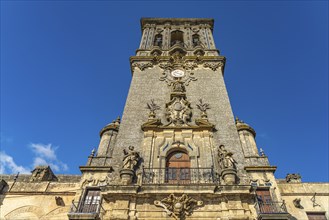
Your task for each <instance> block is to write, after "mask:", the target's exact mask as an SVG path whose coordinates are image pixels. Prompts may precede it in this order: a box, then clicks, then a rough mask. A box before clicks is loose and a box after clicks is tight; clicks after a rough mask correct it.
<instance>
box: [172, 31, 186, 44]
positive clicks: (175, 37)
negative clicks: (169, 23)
mask: <svg viewBox="0 0 329 220" xmlns="http://www.w3.org/2000/svg"><path fill="white" fill-rule="evenodd" d="M183 36H184V33H183V32H182V31H173V32H171V38H170V46H174V45H175V44H180V45H182V46H183V45H184V38H183Z"/></svg>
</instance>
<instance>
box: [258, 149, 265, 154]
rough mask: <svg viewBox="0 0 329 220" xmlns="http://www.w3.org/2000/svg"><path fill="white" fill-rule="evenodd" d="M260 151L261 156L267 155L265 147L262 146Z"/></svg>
mask: <svg viewBox="0 0 329 220" xmlns="http://www.w3.org/2000/svg"><path fill="white" fill-rule="evenodd" d="M259 151H260V155H261V156H265V152H264V150H263V148H260V149H259Z"/></svg>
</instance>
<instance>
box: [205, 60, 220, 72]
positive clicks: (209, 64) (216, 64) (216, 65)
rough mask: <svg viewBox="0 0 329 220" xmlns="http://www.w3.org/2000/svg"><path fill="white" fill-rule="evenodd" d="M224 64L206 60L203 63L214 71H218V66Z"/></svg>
mask: <svg viewBox="0 0 329 220" xmlns="http://www.w3.org/2000/svg"><path fill="white" fill-rule="evenodd" d="M223 65H224V64H223V62H206V63H204V64H203V66H204V67H206V68H210V69H211V70H213V71H216V70H217V69H218V67H222V66H223Z"/></svg>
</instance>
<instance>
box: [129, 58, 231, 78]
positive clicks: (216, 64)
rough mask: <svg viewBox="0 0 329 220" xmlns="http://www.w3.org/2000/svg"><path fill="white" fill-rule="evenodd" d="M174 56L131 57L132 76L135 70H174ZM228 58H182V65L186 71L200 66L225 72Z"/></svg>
mask: <svg viewBox="0 0 329 220" xmlns="http://www.w3.org/2000/svg"><path fill="white" fill-rule="evenodd" d="M172 59H173V56H132V57H130V69H131V72H132V74H133V73H134V70H135V68H138V69H139V70H141V71H144V70H145V69H147V68H153V67H154V66H155V65H159V67H160V68H162V69H164V70H171V69H174V66H173V65H172V64H171V63H172V62H173V61H172ZM225 60H226V58H225V57H223V56H216V57H214V56H182V57H181V60H180V65H181V66H182V67H183V68H184V69H185V70H193V69H195V68H197V67H198V66H200V65H203V67H205V68H209V69H211V70H213V71H216V70H217V69H218V68H221V70H222V72H224V67H225Z"/></svg>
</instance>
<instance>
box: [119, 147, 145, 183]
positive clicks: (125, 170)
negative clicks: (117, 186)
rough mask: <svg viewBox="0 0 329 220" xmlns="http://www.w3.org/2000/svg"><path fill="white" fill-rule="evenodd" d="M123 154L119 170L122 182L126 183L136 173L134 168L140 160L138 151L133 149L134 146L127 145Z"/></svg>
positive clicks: (130, 180)
mask: <svg viewBox="0 0 329 220" xmlns="http://www.w3.org/2000/svg"><path fill="white" fill-rule="evenodd" d="M123 154H124V156H123V164H122V169H121V170H120V177H121V180H122V183H123V184H125V185H128V184H130V183H131V182H132V180H133V177H134V176H135V175H136V173H135V169H136V166H137V164H138V162H139V160H140V156H139V153H138V152H136V151H135V150H134V146H129V147H128V151H127V150H125V149H124V150H123Z"/></svg>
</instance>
